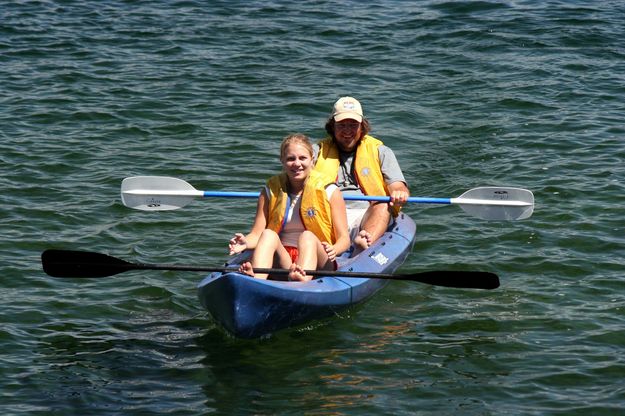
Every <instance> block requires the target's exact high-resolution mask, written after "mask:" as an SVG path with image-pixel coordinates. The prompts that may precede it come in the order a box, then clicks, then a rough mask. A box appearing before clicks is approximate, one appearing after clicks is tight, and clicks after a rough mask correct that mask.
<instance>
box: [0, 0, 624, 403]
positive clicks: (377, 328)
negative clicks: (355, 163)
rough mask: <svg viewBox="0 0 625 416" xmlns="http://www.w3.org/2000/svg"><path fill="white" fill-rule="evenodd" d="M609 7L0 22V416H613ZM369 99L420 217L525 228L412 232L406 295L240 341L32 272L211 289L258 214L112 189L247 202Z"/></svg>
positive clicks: (115, 288)
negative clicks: (333, 122)
mask: <svg viewBox="0 0 625 416" xmlns="http://www.w3.org/2000/svg"><path fill="white" fill-rule="evenodd" d="M624 21H625V6H623V4H622V3H621V2H619V1H594V2H592V1H591V2H581V1H570V2H569V1H541V2H539V1H533V0H532V1H530V0H527V1H505V2H495V1H462V2H459V1H435V0H429V1H422V2H411V1H382V2H377V5H368V3H367V2H364V3H360V2H355V1H306V2H297V3H292V4H291V3H286V2H274V1H257V2H243V1H227V2H226V1H223V2H222V1H216V2H199V1H196V0H186V1H183V0H180V1H173V0H158V1H151V2H148V1H132V2H131V1H107V2H96V1H81V2H78V1H60V0H56V1H19V2H5V3H3V5H2V8H0V79H1V80H2V82H1V83H0V134H1V139H2V140H1V141H0V160H1V162H2V163H0V172H1V175H0V186H1V189H2V192H1V193H0V201H1V203H2V210H1V214H0V221H1V224H2V231H1V233H0V250H1V252H2V264H1V265H0V267H1V273H0V282H1V284H2V287H3V290H2V291H1V295H0V296H1V298H2V312H0V317H1V318H0V319H1V320H2V326H1V329H0V342H1V344H2V355H1V356H0V362H1V365H0V409H1V410H2V414H7V415H8V414H29V415H33V414H42V415H43V414H80V415H83V414H126V415H130V414H142V415H144V414H165V413H167V414H180V415H187V414H211V413H213V414H328V415H329V414H332V415H361V414H405V415H407V414H422V415H430V414H431V415H434V414H436V415H438V414H479V415H488V414H493V415H494V414H515V415H516V414H536V415H538V414H540V415H542V414H566V415H571V414H580V415H581V414H584V415H586V414H606V415H607V414H610V415H611V414H616V413H618V412H619V411H621V412H622V411H623V407H625V405H624V403H625V387H624V386H623V375H624V374H625V358H623V357H625V354H624V353H625V350H624V345H625V330H624V328H625V311H624V306H623V305H624V302H625V276H624V270H625V260H624V254H625V250H624V248H623V247H624V243H625V238H624V231H625V230H624V228H625V227H624V219H623V206H624V205H625V196H624V195H625V185H624V179H625V178H624V174H625V163H624V160H625V145H624V139H625V129H624V127H623V119H624V118H623V117H624V115H625V104H624V103H625V76H624V75H623V74H625V49H624V48H623V39H624V38H625V24H624V23H623V22H624ZM348 94H349V95H353V96H356V97H357V98H359V99H360V100H361V102H362V103H363V106H364V108H365V112H366V114H367V116H368V118H369V119H370V120H371V122H372V125H373V134H374V135H375V136H376V137H378V138H380V139H381V140H383V141H384V142H385V143H386V144H387V145H389V146H390V147H391V148H393V149H394V150H395V151H396V153H397V156H398V159H399V161H400V163H401V165H402V167H403V169H404V172H405V175H406V177H407V179H408V181H409V183H410V188H411V191H412V194H413V196H437V197H455V196H459V195H460V194H462V193H463V192H464V191H466V190H467V189H470V188H473V187H477V186H482V185H493V186H517V187H522V188H526V189H530V190H532V191H533V192H534V194H535V197H536V210H535V213H534V215H533V216H532V217H531V218H529V219H526V220H522V221H513V222H492V221H484V220H480V219H478V218H474V217H472V216H470V215H467V214H466V213H464V212H463V211H462V210H461V209H460V208H458V207H454V206H447V207H440V206H417V205H412V206H409V207H407V208H406V212H408V213H409V214H410V215H411V216H413V217H414V218H415V219H416V221H417V224H418V227H419V230H420V234H419V238H418V241H417V243H416V245H415V247H414V250H413V252H412V254H411V255H410V256H409V258H408V260H407V262H406V263H405V264H404V266H403V267H402V268H401V269H400V271H402V272H418V271H425V270H438V269H443V270H444V269H455V270H485V271H491V272H495V273H497V274H498V275H499V276H500V279H501V282H502V285H501V287H500V288H499V289H496V290H493V291H477V290H462V289H448V288H442V287H433V286H425V285H422V284H419V283H414V282H392V283H391V284H389V286H387V287H386V288H385V289H384V290H383V291H382V292H380V293H379V294H378V295H377V296H376V297H374V298H373V299H372V300H370V301H369V302H368V303H366V304H365V305H363V306H362V307H360V308H357V309H355V310H352V311H349V312H346V313H343V314H341V315H340V316H337V317H335V318H333V319H330V320H328V321H324V322H319V323H315V324H312V325H310V326H308V327H305V328H298V329H293V330H287V331H284V332H281V333H277V334H274V335H273V336H270V337H268V338H265V339H261V340H252V341H242V340H236V339H233V338H231V337H229V336H227V335H226V334H224V333H223V332H222V331H221V330H220V329H219V328H217V327H216V326H215V324H214V323H213V322H212V321H211V319H210V318H209V317H208V316H207V315H206V313H205V312H204V311H203V309H202V308H201V306H200V304H199V301H198V300H197V294H196V289H195V286H196V284H197V282H198V281H199V280H200V279H201V278H202V275H201V274H198V273H182V272H173V271H166V272H154V271H153V272H149V271H136V272H127V273H124V274H120V275H117V276H115V277H108V278H102V279H92V280H85V279H55V278H52V277H49V276H47V275H45V274H44V273H43V271H42V270H41V263H40V257H39V256H40V254H41V252H42V251H43V250H44V249H46V248H51V247H55V248H67V249H82V250H90V251H97V252H102V253H108V254H110V255H113V256H117V257H121V258H125V259H128V260H131V261H139V262H146V263H181V264H189V265H199V264H206V265H219V264H221V263H222V262H223V261H224V260H225V258H226V249H225V248H226V243H227V239H228V238H229V236H230V235H231V234H232V233H234V232H235V231H246V230H247V228H248V227H249V226H250V224H251V221H252V216H253V212H254V209H255V204H254V201H253V200H229V199H211V200H198V201H195V202H193V203H192V204H190V205H188V206H186V207H185V208H183V209H180V210H176V211H170V212H160V213H150V212H142V211H135V210H130V209H128V208H126V207H124V206H123V205H122V204H121V201H120V196H119V189H120V184H121V180H122V179H124V178H125V177H128V176H134V175H162V176H173V177H178V178H181V179H184V180H186V181H189V182H190V183H192V184H193V185H194V186H195V187H196V188H198V189H203V190H227V191H256V190H258V188H259V186H260V185H261V184H262V182H263V180H264V179H265V178H266V177H268V176H269V175H271V174H273V173H275V172H277V171H278V169H279V163H278V160H277V155H278V145H279V142H280V139H281V138H282V137H283V136H285V135H286V134H288V133H290V132H294V131H301V132H304V133H307V134H309V135H310V136H312V137H314V138H315V139H318V138H321V137H322V136H323V134H324V130H323V124H324V122H325V119H326V117H327V115H328V114H329V111H330V108H331V105H332V103H333V102H334V101H335V100H336V98H338V97H339V96H341V95H348Z"/></svg>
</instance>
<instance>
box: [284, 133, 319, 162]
mask: <svg viewBox="0 0 625 416" xmlns="http://www.w3.org/2000/svg"><path fill="white" fill-rule="evenodd" d="M290 144H299V145H301V146H304V147H305V148H306V150H308V153H310V157H312V155H313V147H312V144H311V143H310V139H309V138H308V136H306V135H305V134H302V133H293V134H289V135H288V136H286V137H285V138H284V140H282V144H281V145H280V160H283V159H284V154H285V153H286V148H287V147H288V146H289V145H290Z"/></svg>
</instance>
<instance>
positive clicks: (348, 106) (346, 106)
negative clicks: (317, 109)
mask: <svg viewBox="0 0 625 416" xmlns="http://www.w3.org/2000/svg"><path fill="white" fill-rule="evenodd" d="M332 116H333V117H334V121H341V120H345V119H346V118H351V119H353V120H356V121H358V122H359V123H361V122H362V117H363V114H362V106H361V105H360V103H359V102H358V100H357V99H355V98H352V97H341V98H339V99H338V101H337V102H336V103H334V109H333V110H332Z"/></svg>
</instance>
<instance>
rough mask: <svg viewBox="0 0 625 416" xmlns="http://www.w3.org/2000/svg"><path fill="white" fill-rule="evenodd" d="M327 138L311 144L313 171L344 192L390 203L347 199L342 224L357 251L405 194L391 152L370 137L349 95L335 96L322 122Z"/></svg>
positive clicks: (395, 210) (383, 227) (368, 127)
mask: <svg viewBox="0 0 625 416" xmlns="http://www.w3.org/2000/svg"><path fill="white" fill-rule="evenodd" d="M325 128H326V131H327V132H328V135H329V136H328V137H326V138H325V139H324V140H322V141H321V142H320V143H319V144H318V145H317V146H315V148H314V150H315V155H314V157H315V159H316V163H315V170H317V171H319V172H322V173H324V174H326V175H328V178H329V179H332V180H335V181H336V183H337V184H338V186H339V188H340V189H341V191H343V193H344V194H345V195H349V194H351V195H388V196H390V197H391V201H390V203H385V202H372V203H371V204H368V203H366V202H363V201H355V202H352V201H347V202H348V203H347V208H348V225H349V226H350V230H355V231H356V232H357V234H356V235H355V237H354V244H355V245H356V249H357V251H361V250H364V249H366V248H367V247H369V246H370V245H371V244H372V243H373V242H374V241H376V240H377V239H378V238H380V236H381V235H382V234H383V233H384V231H386V228H387V226H388V223H389V221H390V219H391V215H397V213H398V212H399V210H400V209H401V206H402V205H404V204H405V203H406V201H407V200H408V197H409V195H410V192H409V191H408V187H407V185H406V180H405V179H404V175H403V173H402V171H401V168H400V167H399V164H398V163H397V158H396V157H395V154H394V153H393V151H392V150H391V149H390V148H388V147H386V146H384V144H383V143H382V142H381V141H380V140H378V139H376V138H374V137H372V136H370V135H369V134H368V133H369V131H370V130H371V125H370V124H369V121H368V120H367V119H366V118H365V117H364V114H363V111H362V106H361V105H360V103H359V102H358V100H356V99H355V98H352V97H341V98H340V99H339V100H338V101H337V102H336V103H335V104H334V107H333V109H332V114H331V115H330V117H329V118H328V120H327V122H326V126H325Z"/></svg>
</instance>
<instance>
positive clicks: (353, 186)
mask: <svg viewBox="0 0 625 416" xmlns="http://www.w3.org/2000/svg"><path fill="white" fill-rule="evenodd" d="M313 153H314V154H313V160H314V161H315V162H316V161H317V155H318V154H319V144H316V145H314V146H313ZM355 154H356V151H353V152H351V153H346V152H341V151H340V150H339V162H340V163H339V173H338V177H337V179H336V184H337V185H338V186H339V189H340V190H341V191H342V192H343V193H344V194H346V195H363V192H362V191H361V190H360V188H359V187H358V182H357V181H356V176H355V174H354V169H353V166H354V164H353V162H354V155H355ZM378 154H379V157H380V168H381V170H382V176H383V177H384V182H385V183H386V184H387V185H389V184H391V183H393V182H403V183H406V179H405V178H404V174H403V173H402V171H401V168H400V167H399V163H398V162H397V158H396V157H395V153H393V151H392V150H391V149H390V148H388V147H386V146H384V145H380V146H379V147H378ZM348 202H349V204H348V205H349V207H350V208H356V207H357V206H359V205H362V206H363V207H366V206H368V202H366V201H348Z"/></svg>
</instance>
